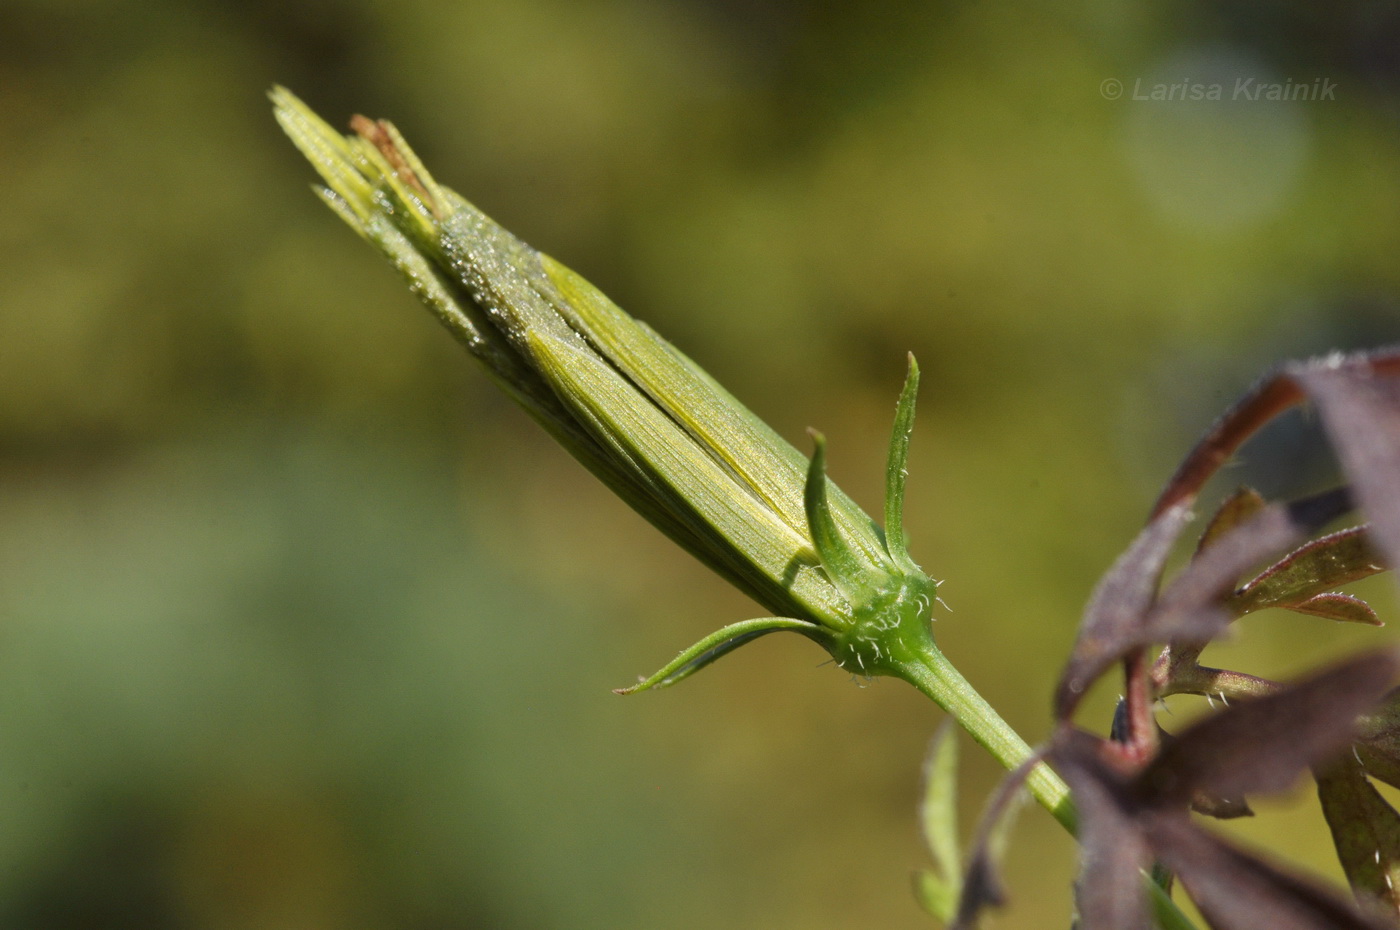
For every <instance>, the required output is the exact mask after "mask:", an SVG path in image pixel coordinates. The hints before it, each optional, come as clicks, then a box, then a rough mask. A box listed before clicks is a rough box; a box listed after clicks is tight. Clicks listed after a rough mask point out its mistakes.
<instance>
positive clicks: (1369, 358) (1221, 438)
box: [1151, 349, 1400, 532]
mask: <svg viewBox="0 0 1400 930" xmlns="http://www.w3.org/2000/svg"><path fill="white" fill-rule="evenodd" d="M1358 370H1359V371H1363V372H1366V373H1373V374H1376V375H1381V376H1393V375H1396V374H1400V349H1389V350H1381V351H1378V352H1371V353H1358V354H1355V355H1350V356H1336V357H1333V358H1330V359H1327V360H1324V361H1321V362H1310V363H1302V364H1293V365H1289V366H1287V367H1285V368H1283V369H1281V370H1279V371H1275V372H1271V373H1269V374H1267V375H1265V376H1264V377H1263V378H1262V379H1261V380H1260V381H1259V382H1258V383H1257V384H1255V386H1254V387H1253V388H1251V389H1250V390H1249V392H1248V393H1247V394H1245V396H1244V397H1242V398H1240V399H1239V400H1238V401H1237V402H1236V403H1235V405H1234V406H1233V407H1231V408H1230V409H1229V410H1227V411H1225V413H1224V414H1223V415H1221V417H1220V419H1218V420H1216V421H1215V423H1214V424H1213V425H1212V426H1211V428H1210V429H1209V430H1207V431H1206V434H1205V436H1203V437H1202V438H1201V440H1200V441H1199V442H1197V443H1196V445H1195V447H1194V448H1192V449H1191V451H1190V452H1188V453H1187V455H1186V458H1185V459H1183V460H1182V462H1181V465H1180V466H1179V467H1178V468H1177V470H1176V473H1175V474H1174V475H1172V477H1171V479H1170V480H1168V481H1167V486H1166V487H1165V488H1163V489H1162V493H1161V495H1160V496H1159V497H1158V498H1157V502H1156V504H1154V505H1153V507H1152V515H1151V516H1152V518H1154V519H1155V518H1156V517H1157V516H1159V515H1160V514H1162V513H1163V512H1165V511H1166V510H1167V508H1169V507H1174V506H1176V505H1178V504H1182V503H1185V504H1188V505H1189V504H1190V503H1191V501H1193V500H1195V497H1196V495H1197V494H1198V493H1199V492H1200V490H1201V488H1202V487H1203V486H1204V485H1205V483H1206V482H1207V481H1208V480H1210V477H1211V476H1212V475H1214V474H1215V473H1216V472H1217V471H1219V469H1220V466H1222V465H1224V464H1225V463H1226V462H1227V461H1229V459H1230V456H1232V455H1234V454H1235V451H1236V450H1237V449H1239V447H1240V446H1241V445H1243V444H1244V442H1245V440H1247V439H1248V438H1249V437H1250V436H1252V435H1254V433H1256V432H1258V430H1259V429H1260V427H1262V426H1264V424H1266V423H1268V422H1269V421H1270V420H1272V419H1273V418H1274V417H1276V416H1278V415H1279V414H1280V413H1282V412H1283V411H1285V410H1287V409H1288V408H1289V407H1292V406H1294V405H1295V404H1298V403H1300V402H1301V401H1302V400H1303V398H1304V396H1305V395H1304V391H1305V390H1306V391H1307V392H1308V393H1309V394H1313V395H1314V397H1313V399H1314V400H1318V398H1317V396H1316V394H1315V385H1314V384H1313V383H1312V382H1311V381H1309V380H1308V378H1309V375H1311V374H1314V373H1316V372H1319V371H1322V372H1328V371H1348V372H1351V371H1358ZM1319 380H1320V379H1319ZM1304 382H1307V383H1304ZM1324 390H1325V389H1324ZM1319 406H1322V404H1321V403H1319ZM1323 416H1324V419H1326V418H1327V411H1326V410H1324V411H1323ZM1330 429H1331V427H1330V425H1329V430H1330ZM1360 438H1361V437H1358V439H1360ZM1332 440H1333V442H1334V443H1337V442H1338V437H1337V436H1336V435H1335V434H1332ZM1338 447H1339V448H1340V446H1338ZM1342 464H1343V466H1344V467H1347V468H1348V474H1350V468H1349V466H1348V465H1347V458H1346V456H1343V457H1342ZM1392 474H1393V472H1392ZM1367 506H1368V507H1369V506H1370V505H1369V504H1367ZM1396 506H1397V508H1400V504H1397V505H1396ZM1397 532H1400V527H1397Z"/></svg>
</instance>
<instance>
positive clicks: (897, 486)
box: [885, 352, 920, 573]
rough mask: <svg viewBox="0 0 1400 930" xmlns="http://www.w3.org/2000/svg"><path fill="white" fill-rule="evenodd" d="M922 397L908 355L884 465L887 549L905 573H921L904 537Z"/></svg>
mask: <svg viewBox="0 0 1400 930" xmlns="http://www.w3.org/2000/svg"><path fill="white" fill-rule="evenodd" d="M918 393H919V363H918V362H917V361H915V360H914V353H913V352H910V353H909V373H908V374H907V375H906V376H905V378H904V389H903V390H902V391H900V392H899V403H898V405H896V407H895V414H894V429H893V431H892V432H891V434H890V454H889V458H888V460H887V462H886V465H885V548H886V549H887V550H888V551H889V554H890V558H892V559H894V561H895V564H896V565H898V566H899V567H900V568H901V569H902V570H904V571H906V572H910V573H914V572H918V571H919V570H920V569H919V566H918V565H916V564H915V563H914V560H913V559H912V558H910V557H909V543H908V539H907V538H906V536H905V534H904V485H905V482H906V481H907V479H908V478H909V468H908V464H909V439H910V437H911V436H912V435H913V433H914V401H915V398H916V397H917V396H918Z"/></svg>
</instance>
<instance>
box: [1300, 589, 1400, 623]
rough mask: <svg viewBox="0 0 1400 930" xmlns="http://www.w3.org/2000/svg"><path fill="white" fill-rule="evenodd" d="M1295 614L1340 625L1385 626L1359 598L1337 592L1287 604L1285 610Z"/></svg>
mask: <svg viewBox="0 0 1400 930" xmlns="http://www.w3.org/2000/svg"><path fill="white" fill-rule="evenodd" d="M1286 609H1287V610H1291V611H1293V612H1295V613H1300V614H1311V615H1312V616H1314V617H1322V618H1323V619H1325V620H1338V621H1340V622H1342V623H1364V624H1366V625H1367V626H1385V622H1384V621H1383V620H1381V618H1380V617H1379V616H1377V615H1376V612H1375V611H1374V610H1372V609H1371V605H1370V604H1368V603H1366V602H1365V601H1363V600H1362V599H1361V598H1359V597H1353V596H1352V595H1350V594H1340V593H1338V592H1335V591H1333V592H1328V593H1327V594H1314V595H1313V596H1312V597H1310V598H1308V599H1307V600H1306V601H1303V602H1302V603H1299V604H1289V605H1288V606H1287V608H1286Z"/></svg>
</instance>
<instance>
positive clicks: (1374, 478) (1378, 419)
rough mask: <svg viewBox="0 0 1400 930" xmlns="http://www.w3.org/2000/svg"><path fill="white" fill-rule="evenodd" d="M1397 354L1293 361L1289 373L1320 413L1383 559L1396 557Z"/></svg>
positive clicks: (1399, 552)
mask: <svg viewBox="0 0 1400 930" xmlns="http://www.w3.org/2000/svg"><path fill="white" fill-rule="evenodd" d="M1397 369H1400V354H1397V353H1395V352H1390V353H1387V354H1377V355H1369V356H1353V357H1351V358H1332V359H1324V360H1321V361H1315V362H1312V363H1309V364H1306V365H1298V366H1295V367H1294V368H1292V369H1291V371H1290V374H1291V375H1292V377H1293V378H1294V379H1295V380H1296V381H1297V382H1298V383H1299V384H1301V385H1302V386H1303V388H1304V389H1305V390H1306V391H1307V393H1308V397H1309V398H1310V399H1311V400H1312V401H1313V403H1314V404H1316V405H1317V409H1318V412H1319V413H1320V414H1321V415H1322V425H1323V427H1324V428H1325V429H1326V431H1327V435H1328V438H1330V439H1331V441H1332V446H1333V448H1334V449H1336V452H1337V458H1338V459H1339V460H1340V461H1341V464H1342V469H1343V471H1345V472H1346V474H1347V477H1348V478H1349V479H1350V481H1351V484H1352V486H1353V487H1355V489H1356V499H1357V503H1358V504H1360V506H1361V509H1362V510H1363V511H1364V512H1365V514H1366V516H1367V518H1368V519H1370V521H1371V524H1372V527H1373V530H1372V532H1373V534H1374V536H1375V542H1376V545H1377V546H1378V547H1379V548H1380V549H1381V550H1382V551H1383V552H1385V553H1386V555H1387V556H1388V559H1387V561H1388V562H1389V563H1390V564H1395V563H1396V562H1397V561H1398V560H1400V494H1397V493H1396V490H1395V484H1396V478H1397V476H1400V378H1397V377H1395V376H1396V374H1397Z"/></svg>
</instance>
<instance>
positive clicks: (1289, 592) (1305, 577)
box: [1230, 526, 1386, 614]
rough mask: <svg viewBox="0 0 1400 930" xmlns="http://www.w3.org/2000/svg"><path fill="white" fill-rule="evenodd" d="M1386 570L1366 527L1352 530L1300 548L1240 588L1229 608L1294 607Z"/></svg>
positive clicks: (1245, 611)
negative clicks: (1313, 597)
mask: <svg viewBox="0 0 1400 930" xmlns="http://www.w3.org/2000/svg"><path fill="white" fill-rule="evenodd" d="M1385 570H1386V566H1385V565H1383V564H1382V562H1381V555H1380V553H1379V552H1377V551H1376V550H1375V548H1374V547H1373V546H1372V545H1371V543H1370V538H1369V535H1368V533H1367V529H1366V527H1364V526H1353V527H1351V528H1350V529H1345V530H1341V531H1339V532H1336V533H1330V534H1328V535H1327V536H1323V537H1322V538H1320V539H1314V540H1312V541H1311V542H1308V543H1306V544H1304V545H1302V546H1299V547H1298V548H1297V549H1295V550H1293V551H1292V552H1290V553H1289V554H1288V555H1286V556H1284V557H1283V558H1282V559H1280V560H1279V561H1277V562H1275V563H1274V564H1273V565H1270V566H1269V567H1268V568H1266V569H1264V571H1262V572H1260V573H1259V575H1258V576H1257V577H1255V578H1254V580H1252V581H1250V582H1249V583H1248V584H1246V585H1245V586H1244V587H1242V588H1240V590H1239V591H1238V592H1236V594H1235V596H1234V597H1232V598H1231V599H1230V604H1231V606H1232V607H1234V608H1235V609H1236V610H1237V611H1238V612H1239V613H1241V614H1245V613H1249V612H1251V611H1255V610H1262V609H1263V608H1265V607H1294V606H1296V605H1300V604H1302V603H1303V602H1305V601H1307V600H1308V599H1309V598H1311V597H1312V596H1314V595H1316V594H1323V593H1326V592H1328V591H1330V590H1332V589H1334V588H1339V587H1341V586H1342V585H1344V584H1347V583H1348V582H1351V581H1356V580H1358V579H1361V578H1366V577H1368V576H1370V575H1374V574H1376V573H1377V572H1383V571H1385ZM1304 612H1305V613H1310V612H1311V611H1304Z"/></svg>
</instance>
